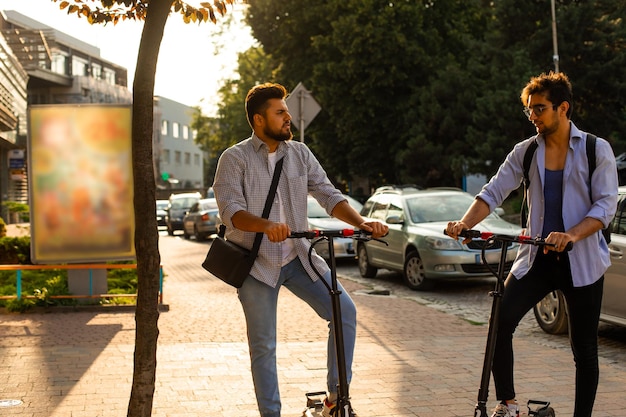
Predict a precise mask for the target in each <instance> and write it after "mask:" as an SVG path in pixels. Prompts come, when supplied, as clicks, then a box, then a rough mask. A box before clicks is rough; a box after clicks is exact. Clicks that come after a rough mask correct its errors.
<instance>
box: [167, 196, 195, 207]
mask: <svg viewBox="0 0 626 417" xmlns="http://www.w3.org/2000/svg"><path fill="white" fill-rule="evenodd" d="M196 201H198V199H197V198H192V197H185V198H177V199H174V200H172V208H173V209H174V210H179V209H188V208H190V207H191V206H193V205H194V204H195V202H196Z"/></svg>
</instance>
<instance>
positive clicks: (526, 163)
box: [521, 138, 539, 228]
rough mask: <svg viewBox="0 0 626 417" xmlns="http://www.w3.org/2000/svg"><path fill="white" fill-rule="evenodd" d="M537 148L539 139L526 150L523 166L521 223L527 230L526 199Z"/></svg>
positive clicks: (534, 140) (533, 141)
mask: <svg viewBox="0 0 626 417" xmlns="http://www.w3.org/2000/svg"><path fill="white" fill-rule="evenodd" d="M537 146H539V145H538V144H537V139H536V138H535V139H533V140H532V142H530V145H528V148H526V152H525V153H524V164H523V168H524V180H523V183H524V198H523V199H522V212H521V221H522V227H523V228H526V226H527V225H528V213H527V212H526V210H527V206H528V202H527V201H526V198H527V193H528V185H529V184H530V178H529V175H528V172H529V171H530V163H531V162H532V160H533V156H534V155H535V151H536V150H537Z"/></svg>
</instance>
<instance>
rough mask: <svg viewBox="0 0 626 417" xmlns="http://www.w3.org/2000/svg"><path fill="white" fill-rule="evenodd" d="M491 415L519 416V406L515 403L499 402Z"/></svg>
mask: <svg viewBox="0 0 626 417" xmlns="http://www.w3.org/2000/svg"><path fill="white" fill-rule="evenodd" d="M491 417H519V406H518V405H517V403H513V404H502V403H500V404H498V405H497V406H496V408H494V410H493V414H492V415H491Z"/></svg>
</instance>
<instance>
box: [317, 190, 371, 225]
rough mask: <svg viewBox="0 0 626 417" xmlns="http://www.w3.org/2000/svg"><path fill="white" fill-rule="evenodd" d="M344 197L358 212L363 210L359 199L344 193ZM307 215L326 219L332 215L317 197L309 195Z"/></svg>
mask: <svg viewBox="0 0 626 417" xmlns="http://www.w3.org/2000/svg"><path fill="white" fill-rule="evenodd" d="M344 198H345V199H346V200H348V204H350V205H351V206H352V207H354V209H355V210H356V211H357V212H360V211H361V208H362V207H363V205H362V204H361V203H359V202H358V201H357V200H355V199H354V198H352V197H350V196H347V195H344ZM307 217H309V218H315V219H324V218H329V217H331V216H330V215H328V213H326V210H324V207H322V206H321V205H320V203H318V202H317V200H316V199H315V198H313V197H309V199H308V200H307Z"/></svg>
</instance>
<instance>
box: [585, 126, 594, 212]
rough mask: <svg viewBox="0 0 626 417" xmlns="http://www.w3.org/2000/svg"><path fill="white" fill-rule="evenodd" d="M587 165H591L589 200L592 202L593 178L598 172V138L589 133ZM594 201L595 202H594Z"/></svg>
mask: <svg viewBox="0 0 626 417" xmlns="http://www.w3.org/2000/svg"><path fill="white" fill-rule="evenodd" d="M586 146H587V163H588V164H589V200H591V176H592V175H593V171H595V170H596V136H595V135H592V134H591V133H587V140H586ZM592 201H593V200H592Z"/></svg>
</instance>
